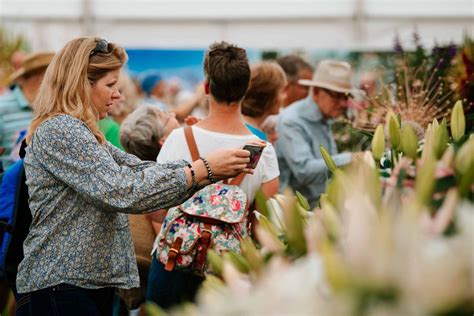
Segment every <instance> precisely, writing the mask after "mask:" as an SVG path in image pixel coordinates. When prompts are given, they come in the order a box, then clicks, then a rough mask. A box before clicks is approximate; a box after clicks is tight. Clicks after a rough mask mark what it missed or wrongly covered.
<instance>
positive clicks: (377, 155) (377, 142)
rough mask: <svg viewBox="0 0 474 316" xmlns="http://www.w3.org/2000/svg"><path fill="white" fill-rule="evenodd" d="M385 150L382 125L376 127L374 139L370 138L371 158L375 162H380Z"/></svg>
mask: <svg viewBox="0 0 474 316" xmlns="http://www.w3.org/2000/svg"><path fill="white" fill-rule="evenodd" d="M384 150H385V135H384V132H383V126H382V124H379V125H377V128H376V129H375V133H374V137H373V138H372V156H373V157H374V159H375V160H377V161H380V159H381V158H382V156H383V152H384Z"/></svg>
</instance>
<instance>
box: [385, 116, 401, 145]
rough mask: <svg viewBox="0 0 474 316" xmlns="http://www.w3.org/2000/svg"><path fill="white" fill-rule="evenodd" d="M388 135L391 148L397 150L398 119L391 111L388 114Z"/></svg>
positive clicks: (398, 140)
mask: <svg viewBox="0 0 474 316" xmlns="http://www.w3.org/2000/svg"><path fill="white" fill-rule="evenodd" d="M388 137H389V138H390V143H391V144H392V148H393V149H395V150H399V149H400V145H401V144H400V143H401V141H400V140H401V135H400V125H399V124H398V119H397V117H396V116H395V114H393V112H390V113H389V114H388Z"/></svg>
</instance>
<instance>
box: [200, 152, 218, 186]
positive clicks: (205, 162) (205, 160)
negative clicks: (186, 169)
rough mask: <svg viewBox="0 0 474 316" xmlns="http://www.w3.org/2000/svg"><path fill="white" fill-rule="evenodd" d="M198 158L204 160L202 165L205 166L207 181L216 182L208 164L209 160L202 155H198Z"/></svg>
mask: <svg viewBox="0 0 474 316" xmlns="http://www.w3.org/2000/svg"><path fill="white" fill-rule="evenodd" d="M199 159H201V160H202V162H204V165H205V166H206V169H207V177H208V178H209V181H211V183H216V179H214V175H213V174H212V171H211V167H210V166H209V162H208V161H207V159H206V158H204V157H199Z"/></svg>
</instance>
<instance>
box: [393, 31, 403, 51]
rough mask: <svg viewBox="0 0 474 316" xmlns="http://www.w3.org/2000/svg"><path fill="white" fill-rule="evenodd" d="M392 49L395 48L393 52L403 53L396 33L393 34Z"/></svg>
mask: <svg viewBox="0 0 474 316" xmlns="http://www.w3.org/2000/svg"><path fill="white" fill-rule="evenodd" d="M393 49H394V50H395V53H397V54H403V53H404V52H405V51H404V50H403V46H402V44H401V43H400V37H399V36H398V35H397V36H395V39H394V46H393Z"/></svg>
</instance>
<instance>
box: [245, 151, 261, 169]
mask: <svg viewBox="0 0 474 316" xmlns="http://www.w3.org/2000/svg"><path fill="white" fill-rule="evenodd" d="M264 148H265V147H262V146H257V145H245V146H244V148H242V149H243V150H248V151H249V152H250V162H249V163H248V164H247V168H250V169H255V168H256V167H257V163H258V161H259V160H260V157H261V156H262V152H263V149H264Z"/></svg>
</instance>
